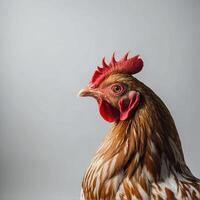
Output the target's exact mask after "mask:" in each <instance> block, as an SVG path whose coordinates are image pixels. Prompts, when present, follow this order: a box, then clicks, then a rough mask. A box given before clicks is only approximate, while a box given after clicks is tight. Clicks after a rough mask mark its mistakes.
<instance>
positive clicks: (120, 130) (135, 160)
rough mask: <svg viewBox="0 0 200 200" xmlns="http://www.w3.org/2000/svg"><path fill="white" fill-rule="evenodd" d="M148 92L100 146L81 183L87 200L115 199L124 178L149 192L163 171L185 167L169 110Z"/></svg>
mask: <svg viewBox="0 0 200 200" xmlns="http://www.w3.org/2000/svg"><path fill="white" fill-rule="evenodd" d="M146 94H147V95H146V97H145V98H144V99H143V102H141V105H140V106H139V108H138V110H137V111H136V112H135V113H133V116H132V117H131V118H130V119H128V120H126V121H119V122H116V123H115V124H114V125H113V127H112V128H111V130H110V131H109V133H108V134H107V135H106V137H105V139H104V141H103V142H102V144H101V145H100V147H99V148H98V150H97V152H96V154H95V157H94V158H93V160H92V162H91V164H90V166H89V168H88V169H87V171H86V174H85V176H84V178H83V182H82V188H83V190H84V194H85V195H86V197H87V198H86V199H98V198H99V195H100V196H101V197H104V199H106V198H105V197H107V196H106V195H109V197H108V198H110V199H112V198H114V196H115V195H116V192H117V190H118V189H119V188H118V187H119V185H120V183H121V181H122V179H124V178H128V179H130V180H133V179H134V180H135V181H136V182H139V183H140V185H142V187H143V188H145V190H147V191H148V184H147V182H148V183H151V182H157V181H159V179H161V178H162V173H163V170H165V172H166V171H167V173H169V172H170V171H171V170H175V171H179V172H180V173H181V171H182V170H185V168H186V165H185V161H184V157H183V152H182V148H181V143H180V140H179V136H178V133H177V130H176V127H175V124H174V121H173V119H172V117H171V115H170V113H169V111H168V109H167V108H166V106H165V105H164V103H163V102H162V101H161V100H160V99H159V97H158V96H157V95H155V94H154V93H153V92H152V91H151V90H150V89H148V88H147V91H146ZM163 162H165V163H163ZM163 166H164V168H165V169H162V168H163ZM95 195H96V196H95Z"/></svg>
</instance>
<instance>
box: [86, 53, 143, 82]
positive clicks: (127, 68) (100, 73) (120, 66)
mask: <svg viewBox="0 0 200 200" xmlns="http://www.w3.org/2000/svg"><path fill="white" fill-rule="evenodd" d="M142 67H143V61H142V59H141V58H140V56H139V55H137V56H134V57H132V58H129V59H128V53H126V54H125V55H124V56H123V57H122V58H121V59H120V60H119V61H116V59H115V53H113V55H112V58H111V61H110V63H109V64H107V63H106V61H105V57H104V58H103V59H102V67H97V69H96V70H95V72H94V74H93V76H92V79H91V80H90V84H91V85H92V86H97V85H98V84H100V83H101V81H102V80H103V79H104V78H105V77H106V76H107V75H109V74H110V73H112V72H114V71H116V72H123V73H127V74H136V73H138V72H140V71H141V70H142Z"/></svg>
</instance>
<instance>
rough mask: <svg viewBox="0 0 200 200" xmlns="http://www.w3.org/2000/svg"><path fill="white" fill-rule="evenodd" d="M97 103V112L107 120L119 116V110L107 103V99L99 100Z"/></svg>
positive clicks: (115, 119)
mask: <svg viewBox="0 0 200 200" xmlns="http://www.w3.org/2000/svg"><path fill="white" fill-rule="evenodd" d="M98 104H99V112H100V114H101V116H102V117H103V118H104V119H105V120H106V121H108V122H114V121H117V120H118V119H119V117H120V113H119V110H118V109H117V108H115V107H113V106H112V105H111V104H109V103H108V102H107V101H104V100H100V101H99V102H98Z"/></svg>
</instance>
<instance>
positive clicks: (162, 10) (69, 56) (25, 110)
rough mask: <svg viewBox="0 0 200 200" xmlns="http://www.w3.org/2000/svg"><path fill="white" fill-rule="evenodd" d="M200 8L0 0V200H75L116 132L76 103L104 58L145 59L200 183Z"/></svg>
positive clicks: (193, 2)
mask: <svg viewBox="0 0 200 200" xmlns="http://www.w3.org/2000/svg"><path fill="white" fill-rule="evenodd" d="M199 19H200V1H198V0H190V1H156V0H154V1H148V0H147V1H131V0H130V1H92V0H91V1H87V0H85V1H81V0H80V1H67V0H51V1H50V0H49V1H45V0H40V1H39V0H16V1H14V0H0V95H1V96H0V97H1V98H0V200H64V199H67V200H68V199H69V200H72V199H75V200H76V199H79V190H80V182H81V178H82V175H83V172H84V170H85V168H86V166H87V165H88V164H89V161H90V159H91V157H92V155H93V153H94V152H95V149H96V147H97V145H98V144H99V143H100V141H101V139H102V138H103V136H104V135H105V133H106V130H107V128H108V127H109V126H110V124H108V123H106V122H104V121H103V119H102V118H101V117H100V116H99V114H98V111H97V105H96V102H95V101H94V100H91V99H78V98H77V97H76V94H77V92H78V90H79V89H80V88H82V87H83V86H85V85H86V84H87V83H88V81H89V79H90V78H91V75H92V73H93V71H94V69H95V67H96V65H97V64H99V63H100V60H101V58H102V56H104V55H105V56H106V57H107V60H109V59H110V56H111V54H112V52H113V51H116V55H117V57H118V58H119V57H121V56H122V54H124V53H125V52H126V51H127V50H130V51H131V55H134V54H138V53H139V54H141V56H142V58H143V59H144V63H145V67H144V69H143V71H142V72H141V73H140V74H138V75H136V76H137V77H138V78H139V79H140V80H142V81H143V82H145V83H146V84H147V85H148V86H150V87H151V88H152V89H153V90H154V91H155V92H156V93H157V94H158V95H159V96H160V97H161V98H162V99H163V100H164V102H165V103H166V104H167V106H168V107H169V109H170V111H171V113H172V115H173V117H174V119H175V121H176V125H177V128H178V130H179V133H180V137H181V140H182V144H183V149H184V152H185V157H186V161H187V163H188V165H189V167H190V168H191V170H192V171H193V173H194V174H195V175H196V176H199V177H200V170H199V169H200V158H199V151H200V145H199V142H200V132H199V125H200V109H199V102H200V95H199V86H200V79H199V75H200V70H199V67H200V66H199V57H200V25H199Z"/></svg>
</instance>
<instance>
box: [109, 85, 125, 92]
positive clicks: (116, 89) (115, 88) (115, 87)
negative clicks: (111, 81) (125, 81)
mask: <svg viewBox="0 0 200 200" xmlns="http://www.w3.org/2000/svg"><path fill="white" fill-rule="evenodd" d="M111 90H112V91H113V92H114V94H116V95H120V94H122V93H123V92H124V87H123V86H122V85H120V84H115V85H113V86H112V87H111Z"/></svg>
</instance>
